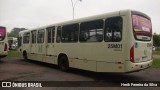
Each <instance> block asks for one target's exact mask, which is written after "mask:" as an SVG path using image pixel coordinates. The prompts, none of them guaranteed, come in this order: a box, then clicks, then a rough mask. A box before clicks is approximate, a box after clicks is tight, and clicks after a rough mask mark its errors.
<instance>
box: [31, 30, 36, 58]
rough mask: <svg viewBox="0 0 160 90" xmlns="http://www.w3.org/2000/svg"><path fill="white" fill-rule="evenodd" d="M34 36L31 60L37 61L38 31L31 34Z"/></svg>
mask: <svg viewBox="0 0 160 90" xmlns="http://www.w3.org/2000/svg"><path fill="white" fill-rule="evenodd" d="M31 35H32V41H31V46H30V54H31V55H30V58H31V59H33V60H36V58H37V57H36V55H35V54H36V51H37V44H36V38H37V30H33V31H32V32H31Z"/></svg>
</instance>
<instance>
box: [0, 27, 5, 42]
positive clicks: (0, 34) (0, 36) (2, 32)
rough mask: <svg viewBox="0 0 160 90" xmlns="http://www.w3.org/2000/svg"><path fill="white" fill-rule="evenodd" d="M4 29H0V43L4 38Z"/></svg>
mask: <svg viewBox="0 0 160 90" xmlns="http://www.w3.org/2000/svg"><path fill="white" fill-rule="evenodd" d="M5 33H6V29H5V27H0V41H1V40H3V39H4V38H5Z"/></svg>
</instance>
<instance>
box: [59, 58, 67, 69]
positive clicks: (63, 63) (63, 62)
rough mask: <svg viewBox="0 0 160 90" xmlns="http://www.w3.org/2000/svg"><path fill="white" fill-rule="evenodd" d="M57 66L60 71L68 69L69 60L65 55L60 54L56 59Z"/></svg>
mask: <svg viewBox="0 0 160 90" xmlns="http://www.w3.org/2000/svg"><path fill="white" fill-rule="evenodd" d="M58 66H59V68H60V69H61V70H62V71H68V69H69V62H68V59H67V57H66V56H61V57H60V58H59V60H58Z"/></svg>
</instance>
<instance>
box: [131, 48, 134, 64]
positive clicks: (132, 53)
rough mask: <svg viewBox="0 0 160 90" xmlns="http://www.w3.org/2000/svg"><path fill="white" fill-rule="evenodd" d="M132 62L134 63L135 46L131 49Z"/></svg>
mask: <svg viewBox="0 0 160 90" xmlns="http://www.w3.org/2000/svg"><path fill="white" fill-rule="evenodd" d="M130 61H131V62H134V46H132V47H131V49H130Z"/></svg>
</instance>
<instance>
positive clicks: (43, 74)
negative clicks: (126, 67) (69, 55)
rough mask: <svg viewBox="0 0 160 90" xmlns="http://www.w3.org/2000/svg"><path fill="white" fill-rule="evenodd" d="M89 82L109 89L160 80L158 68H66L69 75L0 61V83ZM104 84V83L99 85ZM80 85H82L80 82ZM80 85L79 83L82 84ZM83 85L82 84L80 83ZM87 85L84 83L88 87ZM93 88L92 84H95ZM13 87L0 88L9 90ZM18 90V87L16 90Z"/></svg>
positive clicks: (64, 89) (46, 66)
mask: <svg viewBox="0 0 160 90" xmlns="http://www.w3.org/2000/svg"><path fill="white" fill-rule="evenodd" d="M2 80H3V81H91V82H89V83H92V82H94V83H95V82H102V84H107V85H109V86H114V85H115V86H116V85H117V84H118V85H119V84H120V83H116V81H122V82H123V81H146V82H147V81H151V82H152V81H160V69H157V68H149V69H146V70H143V71H140V72H134V73H128V74H126V73H125V74H122V73H121V74H120V73H95V72H89V71H84V70H78V69H70V71H69V72H63V71H61V70H59V68H58V67H57V66H56V65H51V64H45V63H41V62H36V61H30V60H28V61H24V60H21V59H19V58H9V57H8V58H3V59H2V60H1V61H0V81H2ZM103 81H105V82H103ZM82 83H83V82H82ZM82 83H81V84H82ZM84 83H86V82H84ZM89 83H88V84H89ZM70 84H73V87H52V88H45V89H47V90H106V89H112V90H119V89H122V90H135V89H140V90H160V87H147V88H144V87H136V88H135V87H96V86H94V87H91V86H90V85H88V86H87V87H76V86H74V83H70ZM95 85H96V84H95ZM11 89H15V88H0V90H11ZM16 89H19V90H22V88H16ZM28 89H30V90H37V89H44V88H23V90H28Z"/></svg>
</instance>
